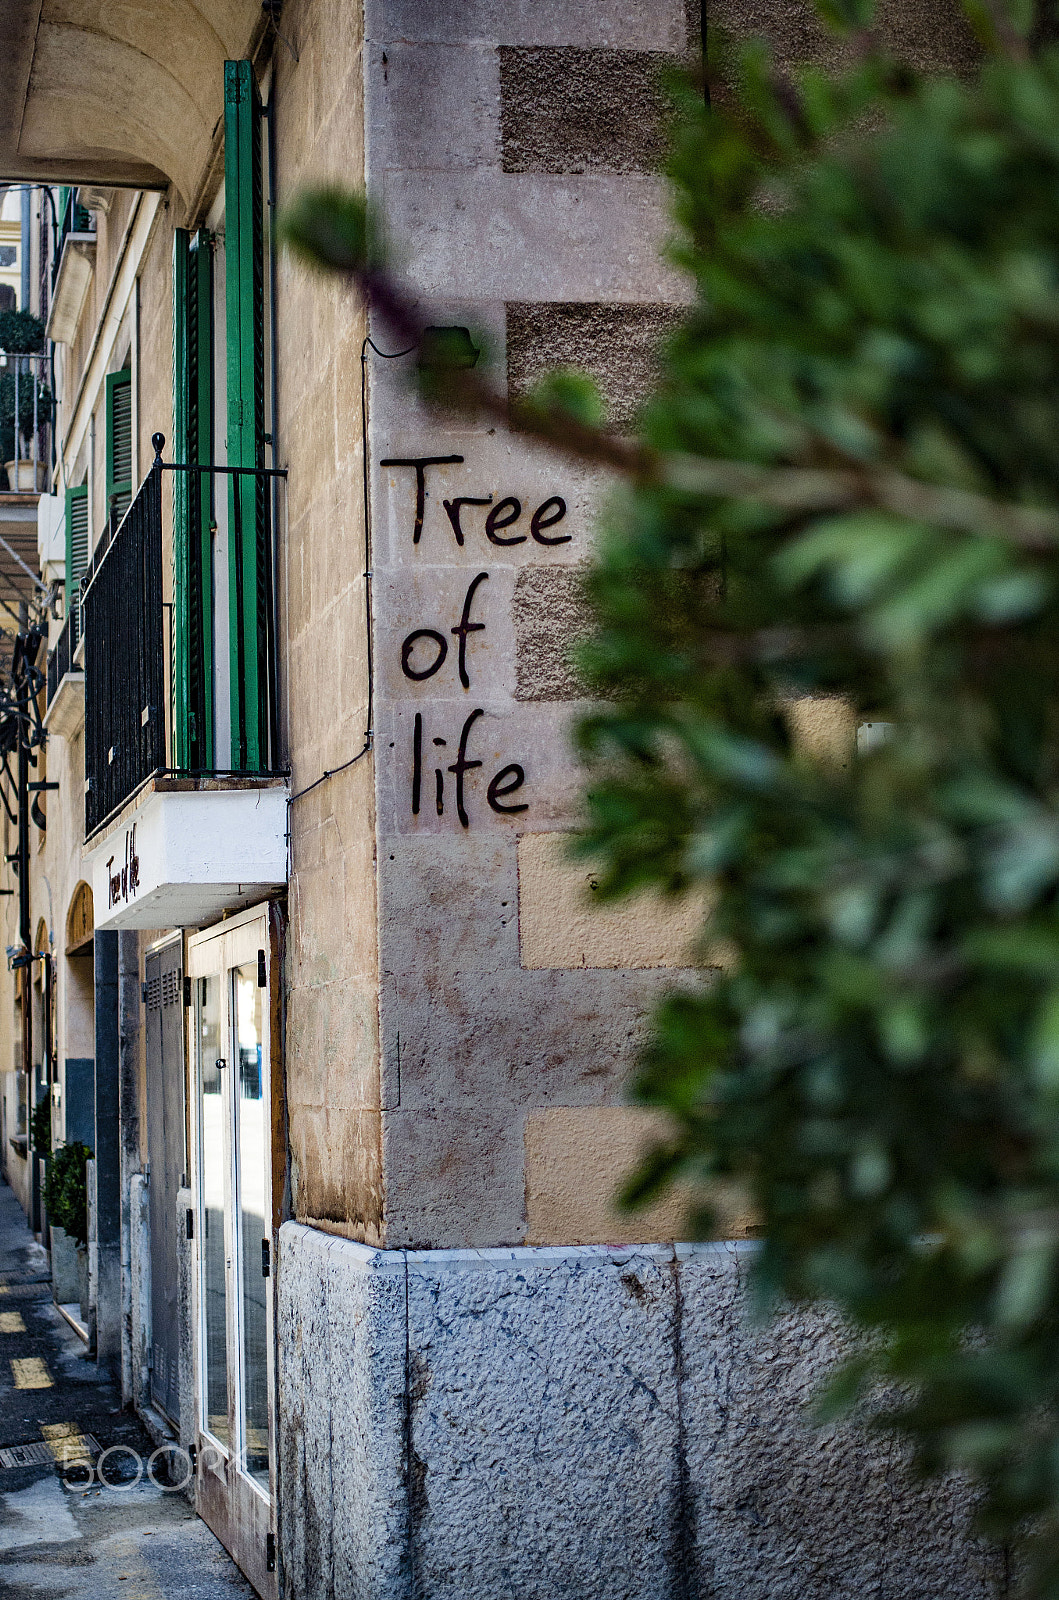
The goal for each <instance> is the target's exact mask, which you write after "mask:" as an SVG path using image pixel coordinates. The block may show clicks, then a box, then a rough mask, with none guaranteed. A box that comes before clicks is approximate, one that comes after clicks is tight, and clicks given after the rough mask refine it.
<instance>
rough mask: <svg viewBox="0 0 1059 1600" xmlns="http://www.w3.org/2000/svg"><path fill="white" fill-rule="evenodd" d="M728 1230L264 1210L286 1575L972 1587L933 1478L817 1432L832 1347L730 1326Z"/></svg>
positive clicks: (783, 1598) (976, 1571) (970, 1554)
mask: <svg viewBox="0 0 1059 1600" xmlns="http://www.w3.org/2000/svg"><path fill="white" fill-rule="evenodd" d="M752 1248H753V1247H752V1246H746V1245H739V1244H719V1245H700V1246H683V1245H681V1246H676V1247H675V1248H674V1247H664V1246H654V1247H650V1246H647V1247H639V1248H636V1247H632V1248H626V1249H618V1248H609V1249H608V1248H602V1247H594V1248H593V1247H587V1248H580V1249H578V1248H550V1249H538V1250H524V1249H512V1250H481V1251H430V1252H414V1251H407V1252H406V1251H398V1250H387V1251H375V1250H370V1249H367V1248H365V1247H364V1246H361V1245H357V1244H355V1243H352V1242H350V1241H347V1240H345V1239H340V1238H333V1237H327V1236H325V1235H324V1234H321V1233H319V1232H317V1231H315V1230H312V1229H308V1228H303V1227H299V1226H298V1225H297V1224H295V1223H287V1224H285V1225H284V1227H283V1229H282V1231H281V1234H280V1255H279V1268H278V1272H279V1278H278V1293H279V1312H278V1320H279V1338H280V1345H281V1348H282V1349H283V1351H284V1360H283V1362H282V1363H281V1365H280V1417H281V1436H280V1485H281V1489H280V1497H281V1498H280V1539H281V1547H282V1552H283V1561H284V1581H285V1586H286V1587H285V1592H286V1593H287V1594H288V1595H289V1596H290V1597H291V1600H310V1597H311V1600H332V1597H333V1600H340V1597H341V1600H347V1597H353V1596H356V1597H357V1600H406V1597H408V1600H411V1597H412V1596H423V1597H429V1600H493V1597H494V1596H497V1595H503V1594H511V1595H518V1596H519V1600H560V1597H562V1600H566V1597H569V1596H578V1597H579V1600H581V1597H584V1600H588V1597H590V1596H593V1597H594V1596H600V1597H603V1596H605V1597H606V1600H657V1597H658V1596H663V1595H675V1596H685V1597H690V1596H696V1595H700V1596H701V1595H711V1596H714V1597H715V1600H861V1597H862V1596H864V1595H871V1596H874V1597H877V1600H906V1597H907V1596H909V1595H915V1596H917V1600H992V1597H998V1596H1001V1595H1005V1594H1006V1593H1007V1592H1008V1589H1007V1579H1006V1566H1005V1561H1004V1557H1003V1554H1002V1553H1000V1552H997V1551H994V1550H991V1549H989V1548H988V1547H985V1546H983V1545H981V1544H979V1543H978V1542H976V1541H975V1540H974V1539H973V1538H971V1537H970V1536H969V1516H970V1512H971V1500H970V1496H969V1494H968V1492H967V1490H966V1488H965V1487H964V1486H963V1485H961V1484H960V1483H958V1482H956V1481H954V1480H946V1481H941V1482H939V1483H933V1484H930V1485H927V1486H916V1485H914V1484H913V1483H912V1481H911V1479H909V1478H908V1477H907V1476H906V1475H905V1473H904V1471H903V1465H904V1464H903V1462H902V1459H901V1455H900V1452H899V1451H898V1450H897V1449H896V1448H895V1447H894V1446H893V1445H892V1444H891V1443H890V1442H888V1441H887V1440H886V1439H884V1438H880V1437H873V1436H872V1435H870V1434H868V1433H865V1432H861V1431H858V1430H856V1429H853V1428H849V1427H845V1428H829V1429H826V1430H824V1431H816V1430H814V1429H813V1428H811V1427H810V1426H808V1425H807V1421H806V1407H807V1406H808V1405H809V1403H810V1402H811V1400H812V1398H813V1395H814V1393H815V1392H816V1390H817V1388H818V1386H819V1384H820V1382H821V1381H822V1379H823V1378H824V1377H825V1375H826V1373H827V1371H828V1369H829V1367H830V1365H831V1364H832V1363H833V1362H834V1360H835V1359H836V1357H837V1356H838V1355H839V1354H840V1353H841V1352H842V1351H843V1349H844V1348H846V1347H847V1340H846V1338H845V1336H844V1335H843V1331H842V1329H841V1328H840V1327H839V1325H838V1324H837V1322H836V1321H835V1320H834V1319H832V1318H829V1317H828V1316H827V1315H825V1314H814V1315H812V1316H804V1315H799V1316H796V1315H788V1316H784V1317H781V1318H780V1319H779V1320H778V1321H776V1322H775V1323H773V1324H771V1325H769V1326H766V1327H760V1326H759V1327H755V1326H754V1325H753V1323H752V1322H751V1321H750V1320H749V1318H748V1315H747V1309H746V1296H745V1283H746V1273H747V1265H748V1260H747V1254H746V1252H747V1250H748V1249H752Z"/></svg>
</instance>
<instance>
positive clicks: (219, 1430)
mask: <svg viewBox="0 0 1059 1600" xmlns="http://www.w3.org/2000/svg"><path fill="white" fill-rule="evenodd" d="M195 989H196V997H195V1037H196V1041H197V1046H198V1048H197V1051H196V1054H197V1057H198V1073H197V1080H198V1088H199V1094H198V1124H199V1126H198V1135H199V1195H200V1208H201V1209H200V1215H201V1219H202V1223H201V1233H200V1236H201V1240H202V1243H201V1246H200V1249H199V1262H200V1278H201V1290H200V1304H201V1316H202V1336H203V1339H202V1342H203V1377H204V1380H205V1381H204V1383H203V1387H202V1418H201V1423H202V1428H203V1430H204V1431H205V1432H207V1433H211V1434H212V1435H213V1437H214V1438H215V1439H216V1440H217V1441H218V1443H219V1444H222V1445H225V1446H227V1445H228V1443H229V1439H230V1432H229V1427H228V1279H227V1271H226V1261H227V1247H226V1243H225V1237H224V1193H225V1172H226V1169H227V1165H228V1139H227V1137H226V1129H225V1104H224V1101H225V1096H224V1079H223V1076H222V1073H223V1070H224V1069H223V1067H222V1066H221V1065H220V1063H221V1062H222V1061H223V1059H224V1056H223V1053H222V1051H221V1006H220V990H221V983H220V978H219V976H217V975H211V976H210V977H208V978H197V979H196V980H195Z"/></svg>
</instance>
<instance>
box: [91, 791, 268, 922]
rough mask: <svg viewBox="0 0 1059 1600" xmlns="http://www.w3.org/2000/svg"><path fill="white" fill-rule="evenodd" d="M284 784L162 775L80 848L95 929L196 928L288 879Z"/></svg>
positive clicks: (265, 894) (258, 898)
mask: <svg viewBox="0 0 1059 1600" xmlns="http://www.w3.org/2000/svg"><path fill="white" fill-rule="evenodd" d="M287 798H288V789H287V785H286V784H285V783H283V782H276V783H272V784H269V785H260V784H258V785H256V786H255V785H253V784H251V783H244V784H240V783H239V782H238V780H235V781H233V782H231V783H225V784H223V785H221V784H219V783H213V784H211V785H210V786H199V787H196V786H194V785H193V784H192V783H191V782H189V781H188V780H180V779H175V780H173V779H170V780H166V779H158V780H156V781H155V782H154V783H153V784H152V785H151V787H150V788H148V789H146V790H144V792H143V793H142V795H140V796H138V797H137V798H136V800H135V801H133V802H131V803H130V804H129V805H128V806H127V807H126V808H125V810H124V811H123V812H122V813H121V814H120V816H118V817H117V818H116V819H115V821H114V822H113V823H111V825H110V826H109V827H108V828H107V829H106V830H105V831H104V832H103V833H102V834H97V835H95V836H94V837H93V838H92V839H91V840H89V842H88V844H87V845H86V847H85V849H84V852H83V860H84V864H85V868H86V876H87V877H89V878H90V882H91V884H92V894H93V898H94V902H95V918H96V927H97V929H101V928H156V929H160V928H198V927H202V926H204V925H205V924H206V923H209V922H213V921H215V920H216V919H217V918H218V917H219V916H220V915H221V914H222V913H223V912H225V911H231V910H235V909H236V908H238V907H240V906H243V905H249V904H251V903H252V902H254V901H256V900H262V899H265V898H266V897H267V896H268V895H269V894H273V893H275V892H276V891H277V890H278V889H281V888H283V887H284V886H285V884H286V882H287Z"/></svg>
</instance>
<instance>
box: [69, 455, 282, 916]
mask: <svg viewBox="0 0 1059 1600" xmlns="http://www.w3.org/2000/svg"><path fill="white" fill-rule="evenodd" d="M155 438H156V447H157V448H159V449H160V443H164V441H161V436H160V435H156V436H155ZM159 441H160V442H159ZM166 473H173V474H174V475H177V482H176V484H175V486H174V495H173V517H174V535H175V537H176V538H177V544H178V545H179V548H180V550H181V552H182V554H181V555H180V556H179V557H178V560H177V566H178V568H179V571H180V573H181V576H180V578H179V579H178V586H177V587H178V593H177V596H176V598H175V600H174V602H173V603H169V602H166V601H165V599H164V586H163V572H164V567H163V540H162V515H163V512H162V507H163V493H162V484H163V476H164V474H166ZM283 476H284V474H283V473H282V472H277V471H266V470H264V469H261V470H260V471H258V470H255V469H250V468H245V469H241V468H234V467H181V466H177V465H174V464H172V463H168V462H163V461H162V460H161V457H160V455H159V456H158V457H156V460H155V463H154V465H153V466H152V468H151V470H150V472H149V473H148V475H147V477H146V478H145V480H144V482H143V484H142V485H141V487H140V489H139V491H138V493H137V495H136V497H135V499H134V500H133V502H132V504H131V506H130V507H129V509H128V511H127V512H126V513H125V516H124V518H123V519H122V521H121V523H120V524H119V525H118V526H117V527H116V528H114V529H113V530H111V529H109V528H108V530H107V532H106V534H105V536H104V538H103V539H102V540H101V541H100V543H99V545H97V547H96V549H95V550H94V552H93V554H92V558H91V560H90V562H89V565H88V569H87V571H86V573H85V577H84V580H83V582H82V586H81V614H82V625H83V629H84V693H85V833H86V845H85V851H84V859H85V863H86V865H87V866H88V868H89V870H90V871H91V881H92V888H93V893H94V898H95V908H96V927H97V928H108V927H109V928H169V927H196V926H200V925H201V924H203V923H204V922H208V921H211V920H213V919H214V918H215V917H217V916H219V915H220V913H221V912H222V911H224V910H230V909H235V908H236V907H237V906H239V905H245V904H249V903H251V902H252V901H254V900H260V899H262V898H264V897H265V896H267V895H268V894H269V893H270V892H272V891H274V890H275V889H277V888H279V887H281V886H282V885H284V884H285V882H286V871H287V838H286V835H287V794H288V785H287V781H286V774H285V772H281V771H279V770H277V767H276V764H275V750H276V733H275V657H274V649H273V643H272V630H271V628H270V627H268V626H264V625H263V626H262V627H261V628H260V629H255V628H247V627H244V625H243V623H242V620H241V618H242V612H241V609H240V608H236V609H237V610H239V611H240V625H239V627H238V629H237V632H236V637H235V639H234V640H232V641H229V640H228V639H227V637H226V630H227V627H228V622H229V613H228V610H227V608H225V609H224V614H223V616H215V615H214V614H213V612H212V609H211V608H212V594H213V588H214V585H213V583H212V581H211V580H210V574H209V572H208V571H207V570H206V569H205V567H203V566H202V565H199V566H196V563H195V561H189V560H188V559H187V557H188V552H189V551H190V552H196V551H197V552H199V554H200V557H201V556H202V552H204V551H206V552H209V551H210V550H211V548H214V547H215V546H213V545H211V540H215V537H216V531H217V521H218V519H219V520H221V522H222V523H224V524H226V526H227V529H228V530H230V534H231V544H230V548H231V551H232V553H233V557H234V561H233V562H229V568H230V570H232V571H234V573H235V578H236V583H237V584H238V583H239V581H240V569H241V566H242V562H241V561H240V551H242V550H243V549H244V548H245V547H246V542H245V541H244V538H243V535H244V531H245V532H246V533H247V535H248V538H249V539H250V541H251V544H250V549H251V552H252V553H254V552H257V553H259V554H261V553H264V552H269V553H270V552H271V525H270V494H269V493H268V490H269V489H270V487H271V482H272V481H275V480H278V479H281V478H282V477H283ZM220 497H223V500H222V503H221V505H219V506H218V504H217V501H218V498H220ZM248 517H249V519H250V520H251V521H252V522H253V524H254V525H253V527H247V525H246V520H245V519H247V518H248ZM203 559H206V558H203ZM261 571H262V577H263V580H264V581H263V584H262V585H261V588H262V591H263V592H264V593H265V594H266V598H267V599H270V595H271V562H270V560H269V561H268V562H267V563H264V562H262V568H261ZM249 588H250V589H251V590H252V589H253V588H254V586H249ZM174 605H180V606H183V607H184V610H183V611H182V612H181V613H180V615H179V616H178V617H177V618H174ZM269 610H270V608H269V607H268V606H266V615H267V614H268V612H269ZM181 618H183V621H181ZM215 657H216V658H217V659H219V660H220V661H221V663H222V666H223V668H224V669H225V670H226V671H227V673H228V676H229V682H228V684H227V686H226V692H225V693H224V694H223V695H221V694H219V693H218V691H217V687H216V686H217V683H218V679H219V678H223V676H224V673H223V672H220V671H219V670H218V666H217V660H215ZM60 665H61V663H59V662H58V661H57V662H56V674H58V671H59V667H60ZM215 698H216V700H217V701H218V705H217V706H216V708H215V705H214V700H215ZM222 701H223V704H221V703H220V702H222ZM215 712H216V714H215ZM210 757H212V760H211V759H210ZM218 757H220V759H218Z"/></svg>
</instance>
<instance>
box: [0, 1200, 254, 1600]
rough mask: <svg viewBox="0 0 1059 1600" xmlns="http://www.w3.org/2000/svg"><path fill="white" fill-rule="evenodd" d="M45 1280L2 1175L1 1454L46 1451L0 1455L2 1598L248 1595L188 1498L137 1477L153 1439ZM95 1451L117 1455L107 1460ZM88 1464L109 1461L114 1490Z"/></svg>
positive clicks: (196, 1599) (138, 1599) (223, 1599)
mask: <svg viewBox="0 0 1059 1600" xmlns="http://www.w3.org/2000/svg"><path fill="white" fill-rule="evenodd" d="M46 1274H47V1260H46V1257H45V1254H44V1251H43V1250H42V1249H41V1248H40V1247H39V1246H38V1245H37V1244H36V1243H35V1242H34V1240H33V1237H32V1235H31V1234H30V1233H29V1231H28V1229H27V1227H26V1222H25V1218H24V1217H23V1214H22V1211H21V1209H20V1207H19V1205H18V1202H17V1200H16V1199H15V1197H14V1195H13V1193H12V1192H11V1190H10V1188H9V1187H8V1186H7V1184H6V1183H5V1182H4V1181H3V1180H2V1179H0V1452H3V1451H6V1450H10V1449H11V1448H12V1447H14V1446H27V1445H36V1446H37V1447H38V1449H37V1451H36V1452H34V1453H35V1454H36V1455H43V1454H45V1452H47V1455H48V1459H47V1460H46V1461H43V1462H38V1463H36V1464H28V1465H14V1466H5V1465H3V1456H2V1455H0V1596H3V1597H4V1600H7V1597H9V1596H10V1597H15V1596H17V1597H18V1600H23V1597H26V1600H28V1597H30V1596H34V1595H47V1596H48V1597H49V1600H65V1597H66V1596H71V1597H73V1596H86V1597H88V1596H91V1600H112V1597H113V1600H119V1597H120V1600H169V1597H172V1600H177V1597H179V1600H229V1597H231V1600H236V1597H239V1600H242V1597H244V1596H245V1597H249V1596H252V1595H253V1590H252V1589H251V1587H250V1585H249V1584H248V1583H247V1582H246V1581H245V1579H244V1578H243V1577H242V1576H241V1574H240V1573H239V1571H238V1570H237V1568H236V1567H235V1566H234V1564H233V1563H232V1562H231V1560H230V1559H229V1557H228V1556H227V1554H226V1553H225V1551H224V1550H223V1549H222V1548H221V1546H220V1545H219V1544H218V1543H217V1541H216V1539H215V1538H214V1537H213V1535H212V1534H211V1533H210V1531H209V1529H208V1528H207V1527H206V1525H205V1523H203V1522H201V1521H200V1520H199V1519H198V1518H197V1517H196V1516H195V1514H194V1512H193V1511H192V1509H191V1507H190V1506H189V1505H188V1503H187V1501H186V1500H185V1499H184V1497H183V1495H181V1494H178V1493H174V1492H173V1491H171V1490H165V1489H163V1488H160V1487H158V1486H156V1485H155V1484H152V1483H151V1482H150V1481H149V1479H148V1478H147V1476H146V1473H144V1472H142V1471H141V1468H140V1465H139V1464H140V1463H141V1462H142V1463H143V1464H144V1465H146V1463H147V1462H148V1460H149V1458H150V1455H151V1452H152V1448H153V1446H152V1444H151V1441H150V1439H149V1438H148V1436H147V1435H146V1433H145V1432H144V1431H143V1429H142V1428H141V1427H140V1425H139V1423H138V1421H137V1419H136V1418H135V1417H134V1416H133V1415H132V1414H131V1413H129V1412H124V1411H122V1409H121V1405H120V1397H119V1395H118V1394H117V1392H116V1391H115V1389H114V1388H113V1386H112V1385H110V1384H108V1383H101V1382H100V1381H99V1379H98V1375H97V1369H96V1364H95V1362H94V1361H93V1360H90V1359H89V1358H88V1357H87V1356H86V1353H85V1347H84V1345H83V1344H82V1342H81V1340H80V1339H79V1338H78V1337H77V1335H76V1333H74V1332H73V1330H72V1329H71V1328H70V1327H69V1326H68V1325H67V1323H66V1322H65V1321H64V1320H63V1318H62V1317H60V1315H59V1313H58V1312H57V1311H56V1310H55V1307H54V1306H53V1304H52V1300H51V1288H50V1284H49V1282H48V1279H47V1276H46ZM96 1445H98V1447H99V1451H100V1452H107V1451H108V1450H109V1454H103V1455H102V1457H100V1455H99V1454H98V1453H97V1451H96V1448H95V1447H96ZM113 1446H120V1447H122V1448H118V1449H113V1448H111V1447H113ZM86 1456H88V1457H92V1458H94V1459H95V1460H96V1461H100V1460H101V1465H102V1473H103V1476H104V1478H105V1479H106V1480H107V1481H108V1483H109V1484H110V1485H111V1486H110V1487H107V1486H101V1485H100V1483H99V1481H98V1476H97V1473H96V1471H95V1468H94V1467H93V1468H89V1467H88V1466H86V1465H85V1464H84V1461H85V1457H86ZM79 1462H80V1463H81V1464H80V1465H79ZM63 1463H65V1465H64V1464H63ZM157 1475H158V1476H159V1477H160V1478H161V1477H162V1473H161V1472H160V1471H158V1473H157Z"/></svg>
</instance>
